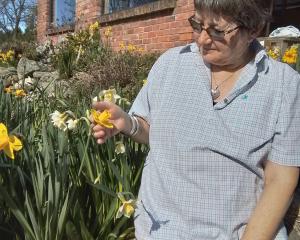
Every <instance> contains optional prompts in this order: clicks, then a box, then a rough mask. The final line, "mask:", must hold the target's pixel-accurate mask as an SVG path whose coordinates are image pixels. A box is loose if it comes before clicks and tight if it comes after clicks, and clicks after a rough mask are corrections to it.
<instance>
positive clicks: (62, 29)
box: [46, 25, 75, 36]
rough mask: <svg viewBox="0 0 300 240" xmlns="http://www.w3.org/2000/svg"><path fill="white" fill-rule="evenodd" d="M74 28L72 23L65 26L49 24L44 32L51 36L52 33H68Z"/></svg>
mask: <svg viewBox="0 0 300 240" xmlns="http://www.w3.org/2000/svg"><path fill="white" fill-rule="evenodd" d="M74 30H75V26H74V25H65V26H61V27H54V26H50V27H49V28H48V30H47V32H46V34H47V35H48V36H52V35H58V34H64V33H68V32H74Z"/></svg>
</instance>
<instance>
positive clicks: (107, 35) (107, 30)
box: [104, 26, 112, 37]
mask: <svg viewBox="0 0 300 240" xmlns="http://www.w3.org/2000/svg"><path fill="white" fill-rule="evenodd" d="M111 35H112V28H111V26H109V27H108V28H106V29H105V31H104V36H105V37H111Z"/></svg>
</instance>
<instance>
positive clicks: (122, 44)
mask: <svg viewBox="0 0 300 240" xmlns="http://www.w3.org/2000/svg"><path fill="white" fill-rule="evenodd" d="M119 47H120V49H121V50H124V49H125V44H124V42H120V44H119Z"/></svg>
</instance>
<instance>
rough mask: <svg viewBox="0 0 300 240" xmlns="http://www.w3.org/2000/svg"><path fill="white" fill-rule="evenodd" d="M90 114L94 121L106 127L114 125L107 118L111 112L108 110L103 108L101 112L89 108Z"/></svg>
mask: <svg viewBox="0 0 300 240" xmlns="http://www.w3.org/2000/svg"><path fill="white" fill-rule="evenodd" d="M91 114H92V117H93V119H94V121H95V122H96V123H97V124H99V125H101V126H103V127H106V128H113V127H114V125H113V124H112V123H110V122H109V119H110V117H111V113H110V112H109V111H108V110H104V111H103V112H101V113H100V112H98V111H96V110H95V109H91Z"/></svg>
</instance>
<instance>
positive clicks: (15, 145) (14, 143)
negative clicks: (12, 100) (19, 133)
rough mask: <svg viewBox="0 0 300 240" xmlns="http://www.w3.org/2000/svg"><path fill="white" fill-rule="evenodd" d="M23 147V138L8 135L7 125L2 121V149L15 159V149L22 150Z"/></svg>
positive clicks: (0, 147) (0, 125) (0, 124)
mask: <svg viewBox="0 0 300 240" xmlns="http://www.w3.org/2000/svg"><path fill="white" fill-rule="evenodd" d="M22 148H23V145H22V142H21V140H20V139H19V138H18V137H16V136H14V135H8V131H7V128H6V126H5V125H4V124H3V123H0V151H2V150H3V151H4V153H5V155H6V156H8V157H9V158H11V159H15V155H14V151H20V150H21V149H22Z"/></svg>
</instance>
